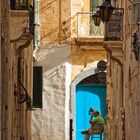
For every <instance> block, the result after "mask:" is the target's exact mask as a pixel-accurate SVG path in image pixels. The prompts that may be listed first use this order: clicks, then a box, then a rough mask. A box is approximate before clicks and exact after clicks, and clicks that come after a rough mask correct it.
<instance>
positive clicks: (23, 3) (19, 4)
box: [10, 0, 30, 10]
mask: <svg viewBox="0 0 140 140" xmlns="http://www.w3.org/2000/svg"><path fill="white" fill-rule="evenodd" d="M29 7H30V4H29V1H28V0H10V8H11V10H29Z"/></svg>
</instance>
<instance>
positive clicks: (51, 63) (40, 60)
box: [36, 45, 71, 71]
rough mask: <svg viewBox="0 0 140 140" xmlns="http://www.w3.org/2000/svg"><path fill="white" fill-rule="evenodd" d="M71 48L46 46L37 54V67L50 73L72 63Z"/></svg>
mask: <svg viewBox="0 0 140 140" xmlns="http://www.w3.org/2000/svg"><path fill="white" fill-rule="evenodd" d="M70 51H71V48H70V46H64V45H44V46H42V47H40V48H39V50H38V53H37V61H36V65H40V66H43V71H49V70H51V69H53V68H55V67H57V66H59V65H62V64H63V63H66V62H68V63H70Z"/></svg>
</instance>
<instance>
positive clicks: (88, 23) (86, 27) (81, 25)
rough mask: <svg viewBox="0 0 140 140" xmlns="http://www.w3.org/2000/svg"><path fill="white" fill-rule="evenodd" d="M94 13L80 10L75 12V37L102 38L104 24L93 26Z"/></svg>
mask: <svg viewBox="0 0 140 140" xmlns="http://www.w3.org/2000/svg"><path fill="white" fill-rule="evenodd" d="M93 14H94V13H90V12H80V13H77V37H94V38H104V24H103V23H102V22H101V24H100V26H95V24H94V21H93V19H92V15H93Z"/></svg>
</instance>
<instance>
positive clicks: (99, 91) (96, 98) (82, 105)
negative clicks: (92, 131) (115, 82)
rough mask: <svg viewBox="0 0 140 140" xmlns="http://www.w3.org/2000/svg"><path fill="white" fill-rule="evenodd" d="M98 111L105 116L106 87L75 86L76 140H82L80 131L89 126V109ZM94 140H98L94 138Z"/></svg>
mask: <svg viewBox="0 0 140 140" xmlns="http://www.w3.org/2000/svg"><path fill="white" fill-rule="evenodd" d="M91 107H92V108H94V110H98V111H99V112H100V113H101V115H102V116H103V117H104V118H105V116H106V86H105V85H100V84H97V85H96V84H90V85H86V84H85V85H77V87H76V110H75V111H76V128H75V132H76V140H84V135H82V134H81V131H82V130H85V129H87V128H88V127H89V126H90V124H89V118H90V115H89V113H88V112H89V109H90V108H91ZM94 140H99V138H95V139H94Z"/></svg>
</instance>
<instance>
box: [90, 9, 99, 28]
mask: <svg viewBox="0 0 140 140" xmlns="http://www.w3.org/2000/svg"><path fill="white" fill-rule="evenodd" d="M92 18H93V21H94V24H95V25H96V26H99V25H100V21H101V18H100V11H97V12H96V13H95V14H94V15H92Z"/></svg>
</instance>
